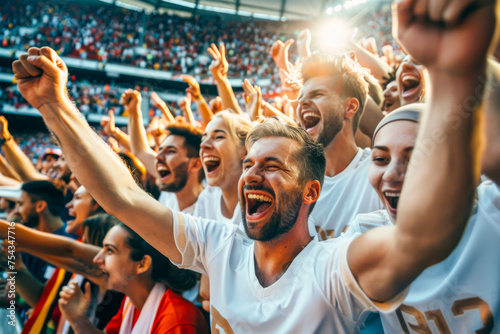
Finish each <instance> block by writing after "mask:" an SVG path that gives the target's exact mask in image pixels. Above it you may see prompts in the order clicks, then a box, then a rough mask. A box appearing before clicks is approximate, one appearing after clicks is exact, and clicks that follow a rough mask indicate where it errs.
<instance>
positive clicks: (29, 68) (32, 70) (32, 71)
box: [19, 54, 43, 77]
mask: <svg viewBox="0 0 500 334" xmlns="http://www.w3.org/2000/svg"><path fill="white" fill-rule="evenodd" d="M28 57H29V55H27V54H24V55H21V56H20V57H19V61H20V62H21V64H22V65H23V67H24V69H25V70H26V72H28V74H29V75H30V76H32V77H37V76H39V75H42V73H43V72H42V70H41V69H40V68H38V67H35V66H33V65H32V64H30V63H29V62H28ZM32 57H36V56H32Z"/></svg>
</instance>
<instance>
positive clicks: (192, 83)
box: [182, 75, 214, 125]
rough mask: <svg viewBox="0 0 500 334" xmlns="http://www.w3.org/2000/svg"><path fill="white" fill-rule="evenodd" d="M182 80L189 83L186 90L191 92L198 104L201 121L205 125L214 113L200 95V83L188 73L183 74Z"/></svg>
mask: <svg viewBox="0 0 500 334" xmlns="http://www.w3.org/2000/svg"><path fill="white" fill-rule="evenodd" d="M182 80H184V81H186V82H187V83H188V84H189V87H188V88H187V89H186V92H187V93H189V94H191V97H192V99H193V100H194V102H195V103H196V105H197V106H198V109H199V111H200V114H201V119H202V120H203V123H205V125H206V124H208V123H209V122H210V121H211V120H212V117H214V113H213V112H212V109H210V107H209V106H208V104H207V101H205V99H204V98H203V95H201V90H200V84H199V83H198V81H196V79H195V78H193V77H192V76H190V75H183V76H182Z"/></svg>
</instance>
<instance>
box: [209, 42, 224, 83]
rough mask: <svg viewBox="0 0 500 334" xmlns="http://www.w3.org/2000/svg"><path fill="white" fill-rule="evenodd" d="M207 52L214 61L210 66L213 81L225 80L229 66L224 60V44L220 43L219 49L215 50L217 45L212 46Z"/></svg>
mask: <svg viewBox="0 0 500 334" xmlns="http://www.w3.org/2000/svg"><path fill="white" fill-rule="evenodd" d="M207 51H208V53H210V55H211V56H212V58H213V59H214V60H213V61H212V63H211V64H210V72H211V73H212V76H213V77H214V79H215V81H221V80H224V79H226V78H227V71H228V69H229V64H228V62H227V60H226V47H225V46H224V43H221V44H220V46H219V48H217V45H215V44H212V45H211V46H210V47H209V48H208V49H207Z"/></svg>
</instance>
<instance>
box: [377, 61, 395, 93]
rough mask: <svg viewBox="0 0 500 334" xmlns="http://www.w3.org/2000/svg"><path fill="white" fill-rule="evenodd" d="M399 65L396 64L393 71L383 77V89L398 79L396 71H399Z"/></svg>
mask: <svg viewBox="0 0 500 334" xmlns="http://www.w3.org/2000/svg"><path fill="white" fill-rule="evenodd" d="M398 68H399V67H398V66H396V65H394V66H393V67H392V72H389V73H387V76H385V77H383V78H382V82H381V83H380V85H381V86H382V90H385V89H386V88H387V85H388V84H390V83H391V82H393V81H396V73H397V72H398Z"/></svg>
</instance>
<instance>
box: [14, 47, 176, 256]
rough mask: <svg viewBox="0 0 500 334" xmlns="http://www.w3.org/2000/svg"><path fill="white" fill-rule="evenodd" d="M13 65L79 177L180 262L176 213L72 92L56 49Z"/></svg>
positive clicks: (96, 195) (25, 92)
mask: <svg viewBox="0 0 500 334" xmlns="http://www.w3.org/2000/svg"><path fill="white" fill-rule="evenodd" d="M28 53H29V57H23V58H20V60H18V61H15V62H14V63H13V65H12V67H13V70H14V74H15V77H16V78H17V82H18V87H19V91H20V92H21V93H22V94H23V96H24V97H25V98H26V100H27V101H28V102H29V103H30V104H31V105H32V106H33V107H35V108H36V109H38V110H39V111H40V113H41V114H42V117H43V118H44V121H45V123H46V124H47V126H48V127H49V129H50V130H52V132H53V133H54V135H55V136H56V137H57V138H58V141H59V143H60V144H61V148H62V151H63V153H64V155H65V157H66V158H67V160H68V163H69V166H70V168H71V170H72V171H73V173H74V174H75V175H76V177H77V178H78V181H80V183H81V184H82V185H84V186H85V188H86V189H87V190H88V191H89V192H90V193H91V195H92V197H93V198H94V199H95V200H96V201H97V202H98V203H99V204H100V205H101V206H102V207H103V208H104V209H105V210H106V212H108V213H109V214H111V215H113V216H115V217H117V218H118V219H119V220H120V221H122V222H123V223H125V224H127V225H128V226H130V227H131V228H132V229H133V230H135V231H136V232H137V233H138V234H140V235H141V236H142V237H143V238H144V239H145V240H146V241H147V242H148V243H150V244H151V245H152V246H153V247H155V248H156V249H158V250H159V251H160V252H161V253H163V254H164V255H165V256H167V257H168V258H170V259H171V260H173V261H176V262H180V261H181V260H182V258H181V254H180V253H179V251H178V250H177V248H176V246H175V242H174V234H173V216H172V211H171V210H170V209H168V208H166V207H165V206H163V205H162V204H160V203H159V202H157V201H156V200H155V199H154V198H152V197H151V196H150V195H148V194H147V193H146V192H144V191H143V190H142V189H140V188H139V186H138V185H137V184H136V183H135V181H134V179H133V178H132V176H131V175H130V173H129V171H128V169H127V167H126V166H125V165H124V164H123V162H122V161H121V159H120V158H119V157H118V156H117V155H116V154H115V153H114V152H113V151H112V150H111V148H110V147H109V146H108V145H107V144H106V143H105V142H104V141H103V140H102V139H101V138H99V136H98V135H97V134H96V133H95V132H94V131H93V130H92V129H91V128H90V126H89V125H88V123H87V122H86V121H85V120H84V119H83V117H82V115H81V113H80V112H79V111H78V110H77V109H76V108H75V107H74V106H73V104H72V103H71V101H70V100H69V98H68V97H67V95H66V92H65V89H66V88H65V87H66V82H67V77H68V71H67V68H66V65H65V64H64V62H63V61H62V60H61V58H59V56H58V55H57V54H56V53H55V51H54V50H52V49H50V48H41V49H38V48H31V49H29V50H28Z"/></svg>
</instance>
